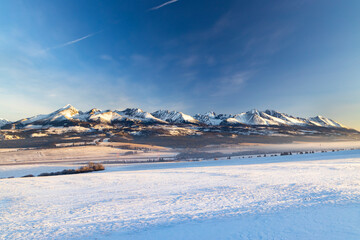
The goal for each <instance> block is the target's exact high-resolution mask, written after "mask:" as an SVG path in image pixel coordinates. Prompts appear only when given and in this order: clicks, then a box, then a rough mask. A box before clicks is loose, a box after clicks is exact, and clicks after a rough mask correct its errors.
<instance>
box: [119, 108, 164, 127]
mask: <svg viewBox="0 0 360 240" xmlns="http://www.w3.org/2000/svg"><path fill="white" fill-rule="evenodd" d="M115 112H116V113H118V114H119V115H121V116H123V117H126V118H129V119H134V120H140V121H144V122H158V123H167V122H166V121H163V120H161V119H159V118H156V117H154V116H153V115H152V114H151V113H148V112H144V111H143V110H141V109H140V108H127V109H125V110H123V111H115Z"/></svg>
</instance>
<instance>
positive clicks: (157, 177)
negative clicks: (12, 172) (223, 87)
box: [0, 150, 360, 239]
mask: <svg viewBox="0 0 360 240" xmlns="http://www.w3.org/2000/svg"><path fill="white" fill-rule="evenodd" d="M359 226H360V150H353V151H340V152H334V153H332V152H331V153H330V152H329V153H318V154H310V155H293V156H282V157H280V156H279V157H267V158H255V159H231V160H221V161H202V162H178V163H153V164H135V165H126V166H116V167H111V168H109V169H107V170H106V171H104V172H96V173H87V174H78V175H67V176H53V177H38V178H15V179H1V180H0V239H360V228H359Z"/></svg>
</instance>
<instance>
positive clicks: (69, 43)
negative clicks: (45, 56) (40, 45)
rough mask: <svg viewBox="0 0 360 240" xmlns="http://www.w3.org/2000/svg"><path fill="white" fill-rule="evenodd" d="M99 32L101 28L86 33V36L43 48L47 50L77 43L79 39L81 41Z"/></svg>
mask: <svg viewBox="0 0 360 240" xmlns="http://www.w3.org/2000/svg"><path fill="white" fill-rule="evenodd" d="M101 32H102V30H101V31H98V32H94V33H90V34H88V35H86V36H84V37H81V38H78V39H75V40H72V41H69V42H66V43H63V44H60V45H57V46H54V47H50V48H47V49H45V50H46V51H48V50H51V49H57V48H62V47H66V46H69V45H72V44H75V43H77V42H80V41H82V40H85V39H87V38H90V37H93V36H95V35H97V34H99V33H101Z"/></svg>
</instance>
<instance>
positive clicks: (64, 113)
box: [19, 104, 80, 125]
mask: <svg viewBox="0 0 360 240" xmlns="http://www.w3.org/2000/svg"><path fill="white" fill-rule="evenodd" d="M79 113H80V112H79V110H77V109H76V108H74V107H73V106H71V105H70V104H68V105H66V106H64V107H62V108H60V109H58V110H56V111H55V112H52V113H50V114H43V115H37V116H34V117H30V118H25V119H21V120H19V122H20V123H22V124H23V125H27V124H33V123H36V124H49V123H52V122H61V121H66V120H72V119H73V117H74V116H77V115H79Z"/></svg>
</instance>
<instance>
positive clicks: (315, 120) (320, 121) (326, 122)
mask: <svg viewBox="0 0 360 240" xmlns="http://www.w3.org/2000/svg"><path fill="white" fill-rule="evenodd" d="M309 121H310V123H312V124H314V125H317V126H322V127H339V128H346V127H345V126H344V125H342V124H340V123H338V122H336V121H334V120H331V119H328V118H325V117H322V116H316V117H312V118H309Z"/></svg>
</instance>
